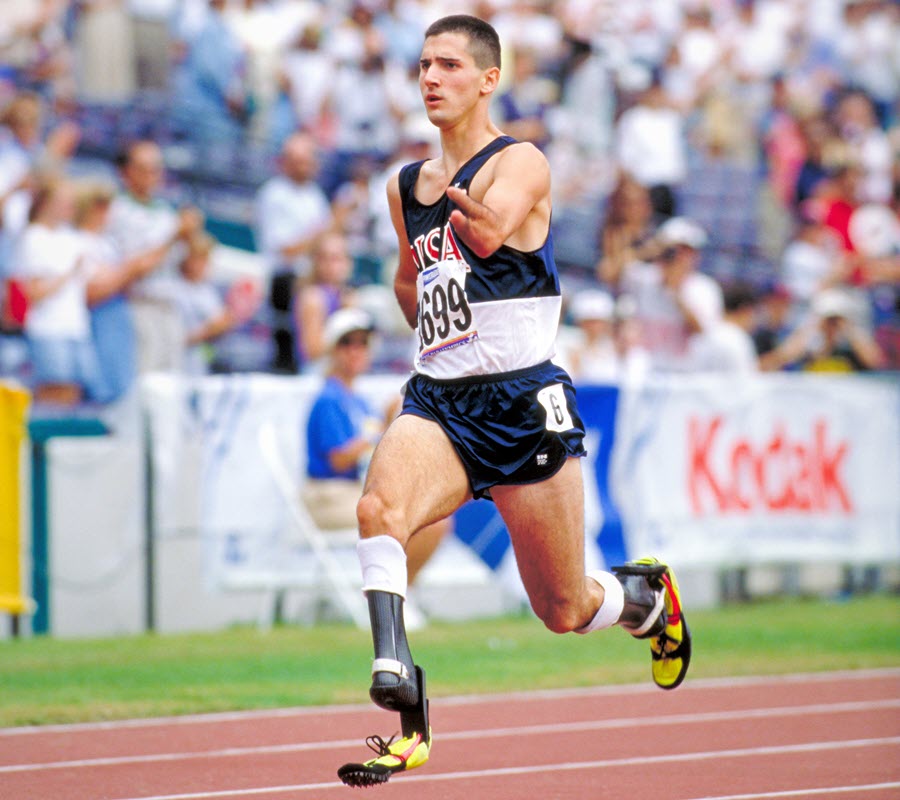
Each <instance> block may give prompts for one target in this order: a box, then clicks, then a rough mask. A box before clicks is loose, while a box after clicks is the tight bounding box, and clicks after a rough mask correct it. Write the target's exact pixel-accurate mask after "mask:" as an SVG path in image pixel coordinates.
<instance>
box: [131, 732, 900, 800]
mask: <svg viewBox="0 0 900 800" xmlns="http://www.w3.org/2000/svg"><path fill="white" fill-rule="evenodd" d="M891 744H900V736H892V737H888V738H885V739H851V740H849V741H844V742H810V743H807V744H792V745H779V746H770V747H749V748H745V749H740V750H707V751H702V752H697V753H676V754H672V755H662V756H661V755H653V756H641V757H636V758H614V759H606V760H603V761H570V762H564V763H561V764H530V765H528V766H525V767H499V768H495V769H480V770H469V771H467V772H466V771H461V772H439V773H436V774H434V775H429V774H427V773H425V774H421V773H413V774H410V775H404V776H402V778H400V779H399V780H402V781H404V783H411V782H416V783H435V782H438V781H455V780H472V779H475V778H496V777H509V776H516V775H534V774H536V773H541V772H573V771H576V770H592V769H606V768H610V767H646V766H648V765H651V764H652V765H659V764H661V763H678V762H686V761H713V760H716V759H722V758H746V757H755V756H773V755H790V754H796V753H817V752H822V751H828V750H843V749H850V748H856V749H858V748H864V747H880V746H885V745H891ZM887 785H888V786H890V784H887ZM329 789H343V790H345V791H346V787H345V786H344V784H343V783H341V782H340V781H332V782H329V783H300V784H294V785H287V786H260V787H257V788H251V789H226V790H222V791H212V792H189V793H186V794H161V795H153V796H144V797H127V798H117V800H204V799H206V800H209V799H210V798H224V797H250V796H255V795H265V794H276V793H278V792H311V791H318V792H322V791H326V790H329ZM816 791H817V790H813V794H812V795H811V796H815V792H816ZM759 796H760V797H766V795H759ZM774 796H775V797H777V796H778V795H774ZM787 796H788V797H790V795H787ZM795 796H796V795H795ZM750 797H753V795H750ZM710 800H720V799H719V798H710ZM721 800H725V798H722V799H721Z"/></svg>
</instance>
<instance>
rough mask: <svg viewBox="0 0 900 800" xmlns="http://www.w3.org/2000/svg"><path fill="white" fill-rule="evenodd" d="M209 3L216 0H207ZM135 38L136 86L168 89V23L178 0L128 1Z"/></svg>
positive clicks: (157, 89) (161, 90) (169, 47)
mask: <svg viewBox="0 0 900 800" xmlns="http://www.w3.org/2000/svg"><path fill="white" fill-rule="evenodd" d="M209 2H210V5H212V4H213V3H215V2H218V0H209ZM127 3H128V12H129V16H130V17H131V26H132V39H133V41H134V59H135V70H136V74H137V83H138V88H139V89H141V90H150V91H154V92H164V91H166V90H167V89H168V88H169V77H170V72H171V60H172V52H173V47H174V44H173V38H172V31H171V27H170V26H171V25H172V23H173V21H174V19H175V17H176V14H177V13H178V9H179V5H180V3H179V0H127Z"/></svg>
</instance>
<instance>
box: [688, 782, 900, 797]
mask: <svg viewBox="0 0 900 800" xmlns="http://www.w3.org/2000/svg"><path fill="white" fill-rule="evenodd" d="M897 788H900V782H894V783H865V784H862V785H860V786H824V787H821V788H819V789H812V788H811V789H789V790H787V791H783V792H755V793H753V794H717V795H715V796H712V795H710V796H708V797H692V798H691V800H769V798H779V797H801V798H807V799H808V798H812V797H825V796H827V795H835V794H850V793H851V792H852V793H853V794H854V795H858V794H859V793H860V792H880V791H883V790H885V789H897Z"/></svg>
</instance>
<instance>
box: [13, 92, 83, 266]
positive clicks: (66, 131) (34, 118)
mask: <svg viewBox="0 0 900 800" xmlns="http://www.w3.org/2000/svg"><path fill="white" fill-rule="evenodd" d="M43 120H44V105H43V101H42V100H41V98H40V97H39V96H38V95H36V94H34V93H32V92H19V93H18V94H17V95H16V96H15V97H13V99H12V100H11V101H10V102H9V104H8V105H7V106H6V107H5V108H4V109H3V112H2V115H0V126H2V130H0V275H2V273H3V263H4V261H6V260H7V259H8V257H9V250H10V248H11V247H12V246H13V243H14V240H15V238H16V236H17V235H18V234H19V233H20V232H21V231H22V230H23V229H24V227H25V225H26V224H27V217H28V209H29V207H30V205H31V201H32V199H33V197H32V189H33V188H34V185H35V182H36V181H37V179H38V176H39V175H40V174H43V173H47V174H50V173H58V172H62V171H64V168H65V166H66V165H67V163H68V161H69V159H70V158H71V156H72V153H73V152H74V150H75V148H76V146H77V144H78V139H79V135H80V131H79V129H78V127H77V126H76V125H74V124H72V123H62V124H60V125H57V126H56V127H54V128H53V129H52V130H51V131H50V132H49V133H48V134H46V135H44V131H43Z"/></svg>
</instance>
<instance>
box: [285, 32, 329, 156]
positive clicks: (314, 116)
mask: <svg viewBox="0 0 900 800" xmlns="http://www.w3.org/2000/svg"><path fill="white" fill-rule="evenodd" d="M321 41H322V30H321V28H320V26H319V25H317V24H315V23H310V24H308V25H306V26H305V27H304V28H303V30H302V31H301V33H300V35H299V36H298V37H297V38H296V40H295V41H294V42H293V44H292V46H290V47H289V48H288V49H287V51H286V52H285V54H284V55H283V56H282V59H281V65H280V66H281V71H280V73H279V77H278V80H279V83H280V87H281V91H282V92H283V95H284V97H285V98H286V99H287V101H288V103H289V106H290V113H289V114H288V115H287V117H288V119H289V121H290V124H287V123H286V122H285V121H284V120H283V119H279V121H278V123H277V124H278V126H279V128H278V130H279V131H280V130H282V129H284V130H307V131H311V132H312V133H313V134H314V135H315V137H316V139H317V140H318V141H320V142H324V141H326V140H327V138H328V136H329V135H330V131H329V130H328V121H327V119H326V118H325V115H324V114H323V111H324V106H325V97H326V95H327V93H328V87H329V84H330V82H331V76H332V74H333V71H334V63H333V61H332V59H331V56H330V55H329V54H328V53H327V52H326V51H324V50H323V49H322V47H321ZM282 110H283V109H282ZM278 137H279V134H277V133H276V140H277V141H281V139H279V138H278ZM283 138H287V136H286V135H285V136H284V137H283Z"/></svg>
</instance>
